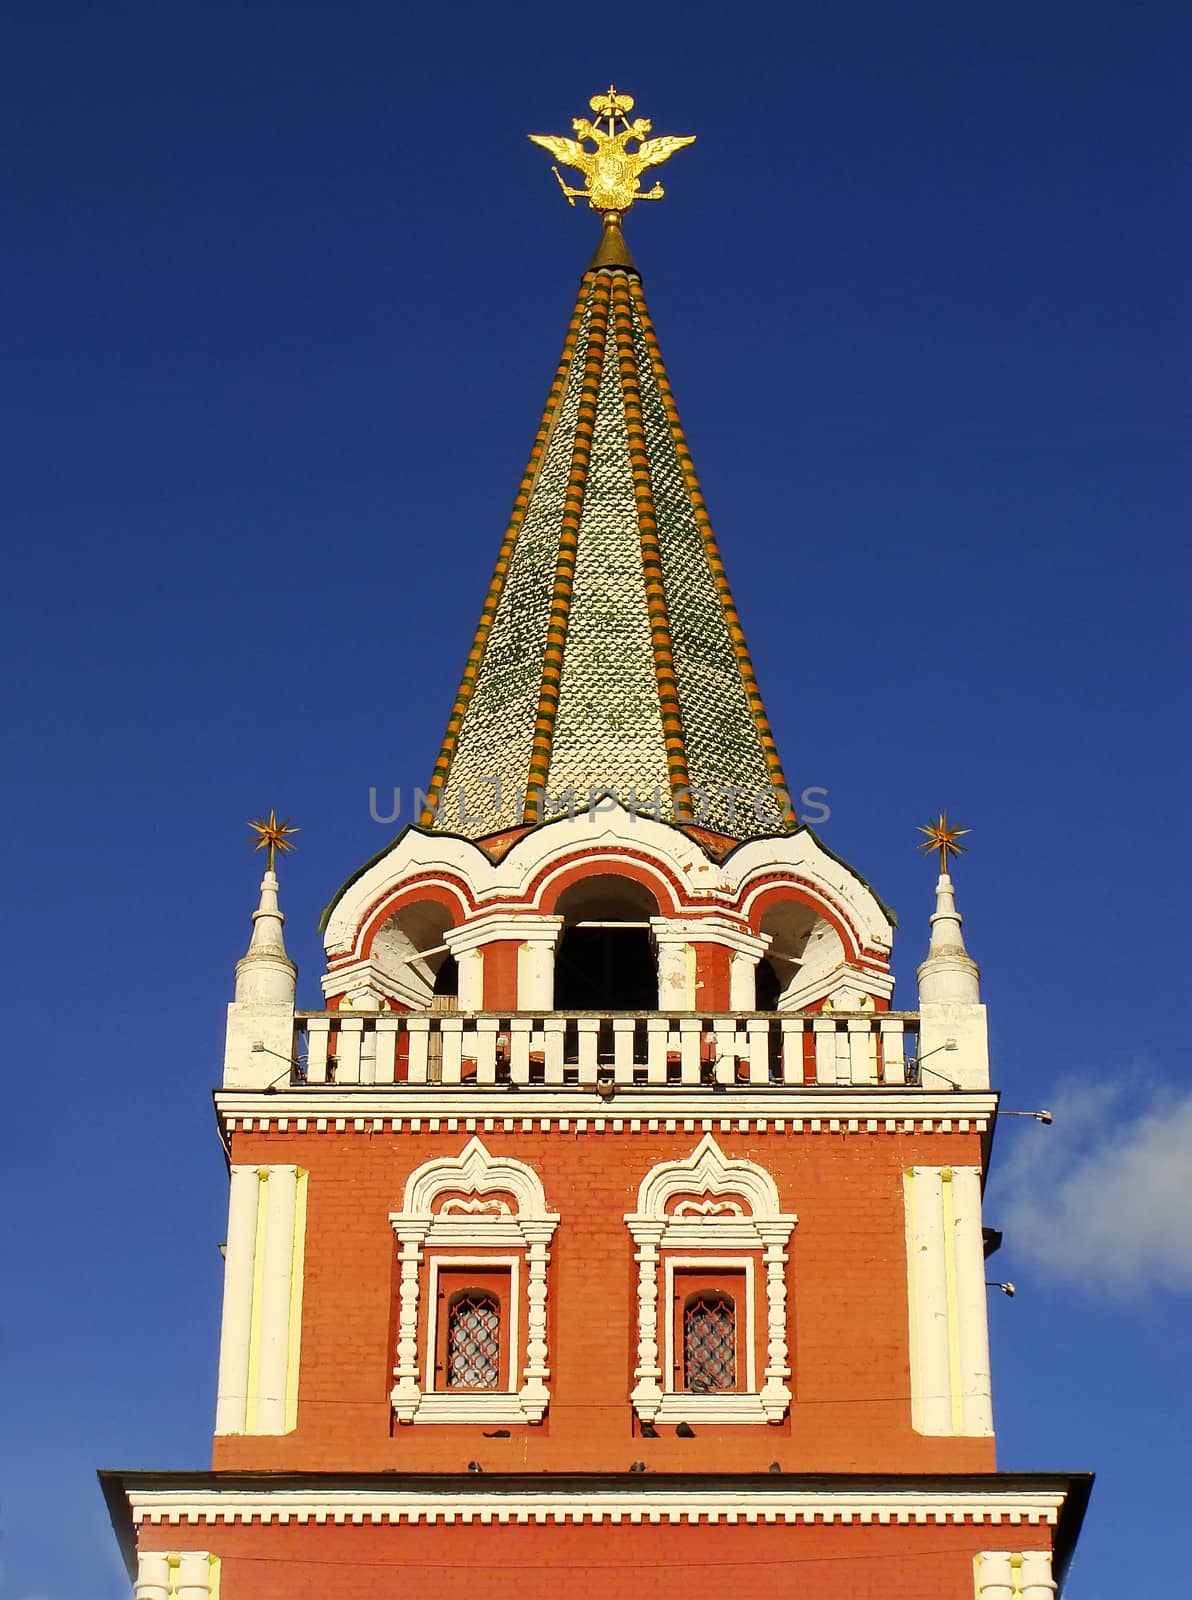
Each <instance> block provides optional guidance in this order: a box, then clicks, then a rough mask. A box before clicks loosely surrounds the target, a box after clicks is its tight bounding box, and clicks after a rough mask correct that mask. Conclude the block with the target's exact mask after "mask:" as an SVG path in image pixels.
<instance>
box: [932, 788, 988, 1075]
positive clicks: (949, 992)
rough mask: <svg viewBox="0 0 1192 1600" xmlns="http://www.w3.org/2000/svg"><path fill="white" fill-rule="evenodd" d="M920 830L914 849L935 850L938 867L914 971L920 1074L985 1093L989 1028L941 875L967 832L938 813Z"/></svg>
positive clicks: (947, 880) (948, 882)
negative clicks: (921, 841) (922, 838)
mask: <svg viewBox="0 0 1192 1600" xmlns="http://www.w3.org/2000/svg"><path fill="white" fill-rule="evenodd" d="M920 831H921V832H923V833H925V834H926V835H927V840H928V842H927V844H926V845H922V846H920V848H921V849H924V850H938V851H939V853H940V868H941V871H940V875H939V879H938V881H937V882H936V886H935V912H934V914H933V916H932V918H931V939H930V941H929V943H928V946H927V959H926V961H924V962H923V964H922V966H921V967H920V968H919V973H918V977H919V1063H920V1071H921V1073H922V1075H923V1082H924V1083H925V1084H928V1085H930V1086H931V1087H933V1088H936V1089H939V1088H943V1087H944V1086H945V1085H948V1084H950V1085H951V1086H952V1087H953V1088H955V1089H988V1087H989V1030H988V1026H987V1024H986V1020H985V1007H984V1006H983V1005H982V1004H981V982H980V979H981V969H980V968H979V967H978V966H977V963H976V962H975V961H974V960H973V958H972V956H970V955H969V953H968V951H967V950H966V949H965V948H964V934H963V933H962V932H961V929H960V920H961V919H960V912H959V911H957V909H956V897H955V895H954V894H953V892H952V879H951V877H950V876H949V874H948V871H947V866H948V857H949V856H950V855H960V854H961V853H962V852H963V850H964V846H963V845H962V844H960V843H959V839H960V837H961V835H962V834H965V833H967V832H968V829H967V828H962V827H960V826H959V825H958V824H951V825H949V823H948V818H947V815H946V813H944V812H941V813H940V817H939V821H938V822H933V823H929V824H928V826H927V827H926V828H923V829H921V830H920ZM929 1058H930V1059H929Z"/></svg>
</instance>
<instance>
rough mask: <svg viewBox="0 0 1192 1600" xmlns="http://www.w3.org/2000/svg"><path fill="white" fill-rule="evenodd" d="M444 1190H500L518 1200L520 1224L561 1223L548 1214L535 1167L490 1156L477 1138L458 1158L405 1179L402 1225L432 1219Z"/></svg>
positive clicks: (432, 1164) (417, 1170) (431, 1164)
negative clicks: (438, 1199) (537, 1222)
mask: <svg viewBox="0 0 1192 1600" xmlns="http://www.w3.org/2000/svg"><path fill="white" fill-rule="evenodd" d="M444 1190H462V1191H463V1192H464V1193H465V1194H476V1195H484V1194H491V1193H492V1192H493V1191H494V1190H499V1191H500V1192H501V1193H503V1194H504V1193H508V1194H511V1195H513V1197H514V1198H515V1199H516V1201H517V1217H518V1220H519V1221H523V1222H533V1221H539V1222H540V1221H546V1220H549V1221H551V1222H552V1223H555V1222H557V1221H558V1220H559V1219H558V1217H557V1216H553V1215H551V1214H550V1213H549V1211H548V1208H547V1204H546V1194H545V1191H544V1190H543V1187H542V1180H541V1178H539V1176H538V1174H537V1173H536V1172H535V1171H534V1169H533V1167H528V1166H527V1165H526V1163H525V1162H524V1161H515V1160H514V1158H513V1157H512V1156H494V1155H490V1153H489V1151H488V1150H487V1149H486V1147H485V1145H484V1143H483V1141H482V1140H481V1139H480V1138H479V1137H478V1136H474V1137H473V1138H471V1139H469V1140H468V1142H467V1144H466V1145H465V1146H464V1147H463V1149H462V1150H461V1151H460V1153H459V1155H457V1156H440V1157H437V1158H436V1159H435V1160H433V1161H424V1162H423V1163H422V1165H421V1166H420V1167H415V1168H414V1170H413V1172H411V1174H410V1176H409V1177H408V1178H407V1179H406V1188H405V1194H404V1195H403V1197H402V1208H401V1211H400V1212H399V1213H398V1214H397V1215H398V1216H400V1218H401V1220H402V1221H403V1222H414V1221H418V1220H427V1221H430V1220H432V1219H433V1218H434V1209H433V1207H434V1202H435V1200H436V1199H437V1198H438V1197H439V1195H440V1194H442V1193H443V1191H444ZM477 1215H479V1213H477ZM395 1220H396V1218H395Z"/></svg>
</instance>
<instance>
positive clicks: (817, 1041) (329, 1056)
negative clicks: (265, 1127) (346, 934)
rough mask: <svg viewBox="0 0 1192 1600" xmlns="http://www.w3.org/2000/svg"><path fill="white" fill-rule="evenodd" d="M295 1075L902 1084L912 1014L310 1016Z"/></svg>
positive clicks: (312, 1078) (909, 1072) (914, 1044)
mask: <svg viewBox="0 0 1192 1600" xmlns="http://www.w3.org/2000/svg"><path fill="white" fill-rule="evenodd" d="M295 1021H296V1031H295V1041H294V1059H295V1069H294V1081H295V1082H305V1083H309V1084H325V1083H334V1084H388V1083H399V1084H423V1085H437V1084H441V1085H443V1086H447V1087H457V1086H465V1087H466V1086H473V1085H474V1086H477V1087H486V1086H487V1087H499V1086H501V1085H504V1084H516V1085H518V1086H519V1087H527V1088H532V1087H535V1086H542V1087H545V1088H552V1087H560V1088H561V1087H565V1086H567V1085H577V1086H581V1087H585V1088H591V1089H597V1090H598V1089H599V1088H600V1086H601V1085H602V1084H609V1085H614V1086H616V1085H628V1084H639V1085H645V1086H656V1087H659V1088H662V1087H664V1086H666V1085H668V1084H677V1085H681V1086H687V1087H690V1088H698V1087H699V1086H700V1085H709V1086H715V1085H717V1084H720V1085H723V1086H725V1087H728V1086H729V1085H732V1084H752V1085H774V1084H784V1085H790V1086H798V1085H807V1084H818V1085H840V1084H850V1085H858V1084H872V1085H880V1084H890V1085H906V1084H913V1083H914V1082H915V1081H916V1078H917V1074H916V1067H915V1064H916V1057H917V1055H918V1030H919V1018H918V1016H917V1015H916V1014H914V1013H909V1012H889V1011H886V1012H866V1013H863V1014H847V1015H842V1014H841V1013H839V1012H837V1013H833V1014H831V1015H825V1014H824V1013H822V1012H808V1013H783V1012H769V1013H765V1014H742V1013H736V1014H733V1015H731V1016H711V1015H699V1016H693V1015H689V1014H684V1015H670V1014H647V1015H645V1016H642V1015H631V1014H627V1013H623V1014H620V1015H616V1014H614V1015H609V1016H594V1015H591V1014H590V1013H582V1012H581V1013H570V1014H569V1013H566V1012H554V1013H551V1014H549V1015H542V1016H533V1015H527V1014H524V1013H523V1014H520V1015H505V1016H498V1015H493V1014H486V1013H473V1012H467V1013H462V1012H441V1013H439V1012H436V1013H427V1012H423V1013H418V1012H414V1013H406V1012H381V1013H375V1012H371V1013H370V1012H356V1013H353V1012H334V1011H307V1012H299V1013H297V1016H296V1019H295Z"/></svg>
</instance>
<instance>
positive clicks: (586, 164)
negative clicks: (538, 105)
mask: <svg viewBox="0 0 1192 1600" xmlns="http://www.w3.org/2000/svg"><path fill="white" fill-rule="evenodd" d="M530 140H531V142H532V143H533V144H540V145H541V146H542V148H543V149H544V150H549V151H550V153H551V155H552V156H554V158H555V160H556V161H561V162H562V163H563V165H564V166H565V167H578V169H579V170H580V172H591V170H592V157H591V156H590V155H589V153H588V152H587V151H586V150H585V149H584V147H583V145H582V144H580V142H579V140H578V139H562V138H558V137H556V135H555V134H553V133H532V134H530ZM662 142H663V141H662V140H659V141H658V143H659V144H661V143H662Z"/></svg>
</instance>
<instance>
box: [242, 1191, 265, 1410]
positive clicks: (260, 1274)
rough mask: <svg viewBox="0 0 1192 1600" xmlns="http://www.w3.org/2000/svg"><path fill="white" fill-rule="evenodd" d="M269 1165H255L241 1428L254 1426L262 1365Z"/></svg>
mask: <svg viewBox="0 0 1192 1600" xmlns="http://www.w3.org/2000/svg"><path fill="white" fill-rule="evenodd" d="M268 1179H269V1168H268V1167H258V1168H257V1227H256V1236H255V1239H254V1243H253V1258H252V1316H251V1318H250V1320H249V1325H248V1382H247V1383H246V1384H245V1388H246V1389H247V1390H248V1394H247V1396H246V1399H245V1405H244V1431H245V1433H255V1432H256V1428H257V1389H258V1387H259V1382H258V1380H259V1376H260V1364H261V1285H262V1284H263V1283H264V1281H265V1200H266V1195H267V1191H268Z"/></svg>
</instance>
